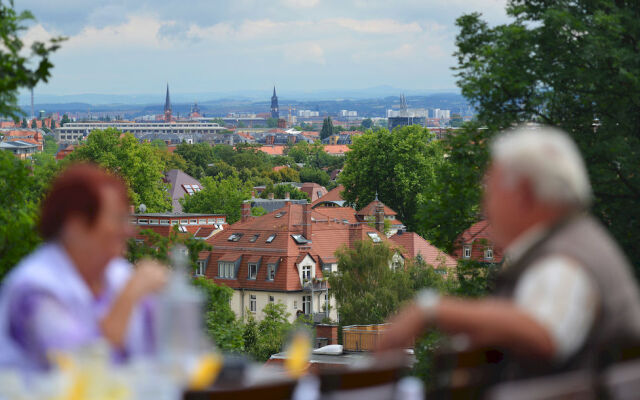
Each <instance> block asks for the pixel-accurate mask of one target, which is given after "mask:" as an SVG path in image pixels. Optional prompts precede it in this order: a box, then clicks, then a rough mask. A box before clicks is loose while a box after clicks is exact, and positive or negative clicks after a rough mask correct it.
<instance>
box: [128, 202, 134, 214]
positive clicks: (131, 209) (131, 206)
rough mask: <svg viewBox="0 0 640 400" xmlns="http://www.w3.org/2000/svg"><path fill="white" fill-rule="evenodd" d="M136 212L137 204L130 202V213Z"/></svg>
mask: <svg viewBox="0 0 640 400" xmlns="http://www.w3.org/2000/svg"><path fill="white" fill-rule="evenodd" d="M135 213H136V206H134V205H133V204H129V214H135Z"/></svg>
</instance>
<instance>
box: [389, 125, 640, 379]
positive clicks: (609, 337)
mask: <svg viewBox="0 0 640 400" xmlns="http://www.w3.org/2000/svg"><path fill="white" fill-rule="evenodd" d="M491 153H492V163H491V166H490V168H489V170H488V171H487V174H486V190H485V195H484V209H485V213H486V216H487V218H488V220H489V222H490V224H491V226H492V230H493V232H494V235H495V238H494V240H495V242H496V244H498V245H500V246H502V247H503V248H505V255H506V261H505V265H504V266H503V267H502V271H501V272H500V274H499V277H498V279H497V282H496V288H495V292H494V294H493V296H491V297H488V298H486V299H482V300H461V299H455V298H449V297H443V298H440V297H439V296H438V295H437V294H435V293H433V292H429V291H423V292H421V293H420V294H419V295H418V296H417V297H416V300H415V301H414V302H413V303H412V304H411V305H409V306H408V307H407V308H405V309H404V310H402V311H401V312H400V313H399V314H398V315H397V316H396V317H395V318H394V319H393V320H392V322H393V323H394V325H393V327H392V328H391V329H390V330H389V331H388V334H387V335H386V337H385V340H384V341H383V343H382V344H381V346H380V348H381V350H388V349H391V348H397V347H402V346H405V345H407V344H408V343H409V342H410V341H411V339H412V338H413V337H415V335H417V334H419V333H420V332H421V331H423V330H424V329H425V328H427V327H437V328H438V329H440V330H441V331H444V332H446V333H449V334H464V335H465V336H466V337H467V338H468V339H469V343H470V346H471V348H474V347H475V348H479V347H496V348H501V349H505V350H507V351H508V352H509V353H512V354H514V355H515V357H513V358H511V359H509V361H508V363H509V366H510V367H513V368H509V369H510V370H511V371H510V377H511V378H526V377H531V376H535V375H538V374H541V373H549V372H560V371H566V370H572V369H581V368H591V367H594V366H596V365H597V364H598V363H599V362H601V361H602V355H603V352H605V351H606V350H608V349H611V348H612V347H614V346H617V347H619V346H624V345H626V344H628V343H632V341H636V340H637V339H638V338H640V298H639V295H638V290H637V287H636V282H635V280H634V278H633V276H632V274H631V269H630V267H629V264H628V263H627V261H626V259H625V257H624V255H623V253H622V251H621V250H620V249H619V248H618V246H617V245H616V244H615V243H614V241H613V239H612V238H611V236H610V235H609V233H608V232H607V231H606V230H605V229H604V228H603V227H602V225H601V224H600V223H599V222H598V221H596V220H595V219H594V218H592V217H591V216H589V215H588V214H587V213H586V209H587V208H588V206H589V203H590V199H591V188H590V184H589V180H588V177H587V172H586V169H585V166H584V163H583V161H582V158H581V156H580V154H579V151H578V149H577V148H576V146H575V144H574V143H573V142H572V141H571V139H570V138H569V137H568V136H567V135H566V134H565V133H563V132H561V131H558V130H556V129H552V128H548V127H524V128H519V129H516V130H514V131H512V132H508V133H506V134H503V135H501V136H500V137H499V138H498V139H497V140H495V141H494V142H493V143H492V147H491ZM523 359H528V360H531V359H535V360H537V362H536V363H533V364H535V368H529V367H527V366H524V367H523V365H522V363H521V361H516V360H523ZM525 364H527V365H529V366H530V365H531V363H525Z"/></svg>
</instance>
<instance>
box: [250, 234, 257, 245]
mask: <svg viewBox="0 0 640 400" xmlns="http://www.w3.org/2000/svg"><path fill="white" fill-rule="evenodd" d="M259 237H260V234H259V233H258V234H255V235H253V236H252V237H251V239H249V242H251V243H255V242H256V240H258V238H259Z"/></svg>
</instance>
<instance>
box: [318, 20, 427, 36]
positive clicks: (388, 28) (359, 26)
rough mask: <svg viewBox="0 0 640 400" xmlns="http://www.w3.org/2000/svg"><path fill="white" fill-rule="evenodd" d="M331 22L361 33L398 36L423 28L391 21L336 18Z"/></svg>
mask: <svg viewBox="0 0 640 400" xmlns="http://www.w3.org/2000/svg"><path fill="white" fill-rule="evenodd" d="M329 22H332V23H335V24H336V25H338V26H340V27H342V28H345V29H350V30H352V31H355V32H360V33H372V34H398V33H419V32H422V28H421V27H420V25H419V24H418V23H417V22H410V23H402V22H398V21H394V20H391V19H373V20H358V19H354V18H336V19H332V20H329Z"/></svg>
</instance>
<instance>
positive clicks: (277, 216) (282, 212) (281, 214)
mask: <svg viewBox="0 0 640 400" xmlns="http://www.w3.org/2000/svg"><path fill="white" fill-rule="evenodd" d="M286 213H287V212H286V211H280V212H279V213H277V214H276V215H275V217H276V218H281V217H282V216H283V215H285V214H286Z"/></svg>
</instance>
